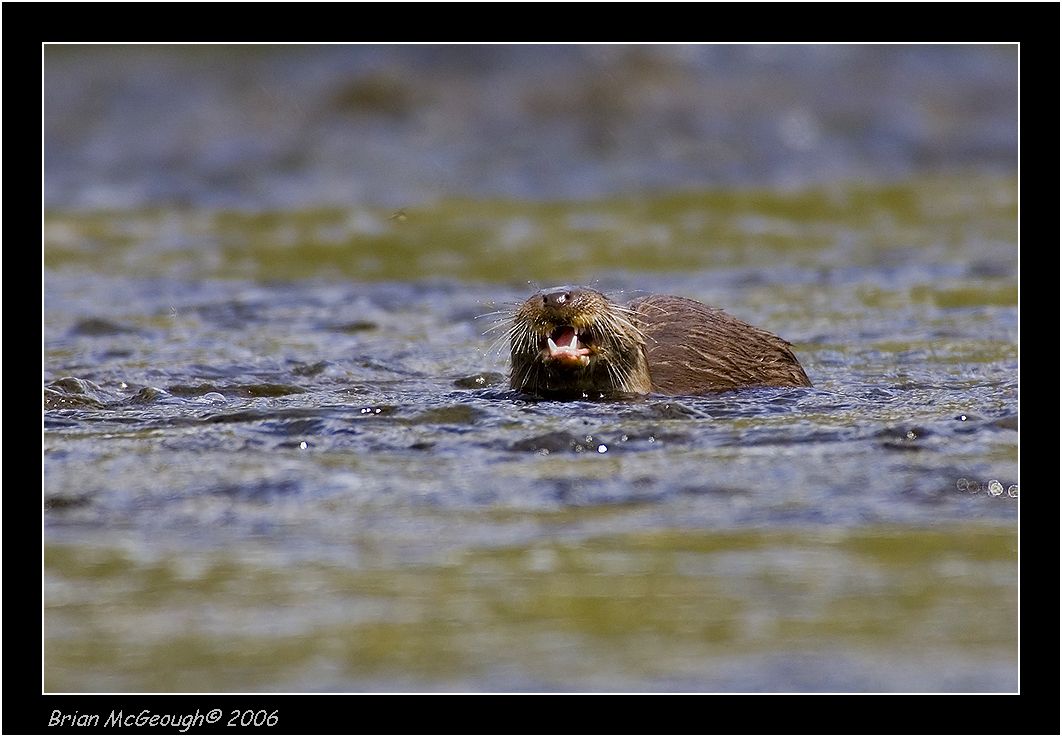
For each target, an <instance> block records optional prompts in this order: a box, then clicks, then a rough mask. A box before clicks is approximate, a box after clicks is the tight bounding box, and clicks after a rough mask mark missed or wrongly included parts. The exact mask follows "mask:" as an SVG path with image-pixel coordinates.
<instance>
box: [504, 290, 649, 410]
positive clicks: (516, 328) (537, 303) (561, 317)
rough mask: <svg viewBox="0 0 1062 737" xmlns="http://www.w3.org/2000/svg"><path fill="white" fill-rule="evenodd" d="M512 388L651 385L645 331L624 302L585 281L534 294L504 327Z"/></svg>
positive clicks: (549, 390) (633, 388)
mask: <svg viewBox="0 0 1062 737" xmlns="http://www.w3.org/2000/svg"><path fill="white" fill-rule="evenodd" d="M509 340H510V344H511V356H512V372H511V375H510V385H511V386H512V388H513V389H519V390H521V391H525V392H529V393H532V394H539V395H543V396H549V395H558V396H559V395H582V394H601V393H612V392H628V393H633V394H647V393H649V391H650V381H649V365H648V363H647V361H646V357H645V337H644V335H643V334H642V331H641V330H640V329H639V328H638V326H637V325H636V324H635V323H634V322H633V321H632V320H631V313H630V310H628V309H627V308H626V307H623V306H621V305H618V304H616V303H615V302H612V301H610V300H609V299H608V297H606V296H605V295H603V294H602V293H601V292H598V291H595V290H593V289H589V288H587V287H555V288H553V289H543V290H542V291H541V292H538V293H536V294H533V295H532V296H531V297H530V299H528V300H527V301H526V302H524V303H523V304H522V305H520V307H519V308H518V309H517V310H516V312H515V313H514V314H513V326H512V328H511V329H510V331H509Z"/></svg>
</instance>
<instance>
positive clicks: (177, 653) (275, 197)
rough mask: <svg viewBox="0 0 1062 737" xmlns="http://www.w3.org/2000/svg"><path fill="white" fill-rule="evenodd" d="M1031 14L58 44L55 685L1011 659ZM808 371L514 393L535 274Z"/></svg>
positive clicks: (919, 667)
mask: <svg viewBox="0 0 1062 737" xmlns="http://www.w3.org/2000/svg"><path fill="white" fill-rule="evenodd" d="M1017 80H1018V56H1017V50H1016V47H1002V46H740V45H739V46H624V45H612V46H534V45H530V46H172V47H153V46H127V47H108V46H58V45H53V46H46V47H45V51H44V203H45V210H44V223H43V242H44V246H43V283H44V312H43V384H44V413H43V424H44V429H43V473H44V475H43V506H44V511H43V516H44V581H43V599H44V687H45V689H46V690H49V691H237V692H247V691H755V692H763V691H768V692H778V691H1014V690H1016V689H1017V687H1018V655H1017V639H1018V638H1017V607H1018V565H1017V563H1018V561H1017V543H1018V524H1017V521H1018V483H1019V464H1018V445H1019V444H1018V342H1019V341H1018V329H1019V319H1018V227H1017V215H1018V189H1017V130H1018V128H1017ZM566 283H591V284H594V285H595V286H597V288H599V289H602V290H605V291H608V292H611V293H613V294H616V295H618V296H620V297H624V296H636V295H638V294H642V293H645V292H667V293H673V294H681V295H684V296H689V297H693V298H696V299H700V300H702V301H705V302H708V303H711V304H714V305H718V306H721V307H724V308H726V309H727V310H728V311H730V312H731V313H733V314H735V315H737V316H738V317H740V318H742V319H745V320H747V321H749V322H752V323H754V324H757V325H760V326H762V327H764V328H766V329H768V330H771V331H772V332H775V333H777V334H780V335H782V336H784V337H786V338H787V339H789V340H790V341H792V342H793V343H794V346H795V350H796V352H797V355H798V356H799V357H800V359H801V361H802V362H803V364H804V366H805V368H806V369H807V372H808V374H809V376H810V377H811V379H812V381H813V382H814V384H815V386H814V388H811V389H793V390H752V391H748V392H739V393H730V394H723V395H717V396H709V397H699V398H667V397H656V396H650V397H647V398H645V399H644V400H640V401H630V402H570V403H563V402H536V401H533V400H531V399H529V398H527V397H521V396H518V395H514V394H513V393H511V392H509V391H508V389H507V385H506V382H505V376H504V375H505V371H506V357H505V347H504V346H499V345H492V343H494V338H495V336H496V334H495V333H490V332H488V331H489V328H490V327H491V326H492V325H493V324H495V322H497V320H498V315H497V314H495V313H497V312H498V311H504V310H506V309H508V308H509V307H511V306H512V305H513V304H514V303H515V302H517V301H519V300H521V299H523V298H524V297H526V296H527V294H529V293H530V292H531V291H533V290H534V289H537V288H540V287H548V286H553V285H556V284H566Z"/></svg>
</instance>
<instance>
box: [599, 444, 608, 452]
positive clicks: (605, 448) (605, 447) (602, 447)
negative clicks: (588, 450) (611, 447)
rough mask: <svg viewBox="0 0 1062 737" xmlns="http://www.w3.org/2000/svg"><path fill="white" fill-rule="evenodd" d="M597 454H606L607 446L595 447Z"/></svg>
mask: <svg viewBox="0 0 1062 737" xmlns="http://www.w3.org/2000/svg"><path fill="white" fill-rule="evenodd" d="M597 452H598V453H607V452H608V446H607V445H604V444H602V445H599V446H597Z"/></svg>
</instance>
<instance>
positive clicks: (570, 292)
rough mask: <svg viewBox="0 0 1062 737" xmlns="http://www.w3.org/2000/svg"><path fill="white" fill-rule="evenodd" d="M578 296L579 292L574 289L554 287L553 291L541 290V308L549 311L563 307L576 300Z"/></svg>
mask: <svg viewBox="0 0 1062 737" xmlns="http://www.w3.org/2000/svg"><path fill="white" fill-rule="evenodd" d="M578 296H579V290H578V289H576V288H575V287H555V288H553V289H543V290H542V306H543V307H546V308H550V309H555V308H558V307H563V306H564V305H566V304H568V303H569V302H571V301H572V300H573V299H576V298H577V297H578Z"/></svg>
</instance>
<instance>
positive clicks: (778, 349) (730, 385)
mask: <svg viewBox="0 0 1062 737" xmlns="http://www.w3.org/2000/svg"><path fill="white" fill-rule="evenodd" d="M627 306H628V307H629V308H630V309H632V310H634V313H635V314H634V315H633V316H632V321H633V322H635V323H636V324H637V325H638V327H639V328H640V329H641V330H642V332H643V334H644V335H645V339H646V356H647V358H648V363H649V374H650V378H651V380H652V386H653V391H655V392H659V393H661V394H674V395H678V394H703V393H706V392H716V391H726V390H728V389H739V388H741V387H751V386H811V382H810V381H809V380H808V376H807V374H806V373H804V369H803V368H802V367H801V366H800V362H799V361H797V358H796V356H795V355H794V354H793V350H792V348H791V344H790V343H789V342H788V341H785V340H783V339H782V338H779V337H778V336H777V335H773V334H771V333H769V332H767V331H766V330H761V329H760V328H757V327H754V326H752V325H749V324H748V323H746V322H743V321H741V320H738V319H737V318H736V317H732V316H731V315H728V314H727V313H725V312H723V311H722V310H720V309H718V308H715V307H709V306H708V305H705V304H701V303H700V302H697V301H695V300H692V299H685V298H683V297H672V296H669V295H652V296H649V297H642V298H639V299H636V300H634V301H632V302H630V303H629V304H628V305H627Z"/></svg>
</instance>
